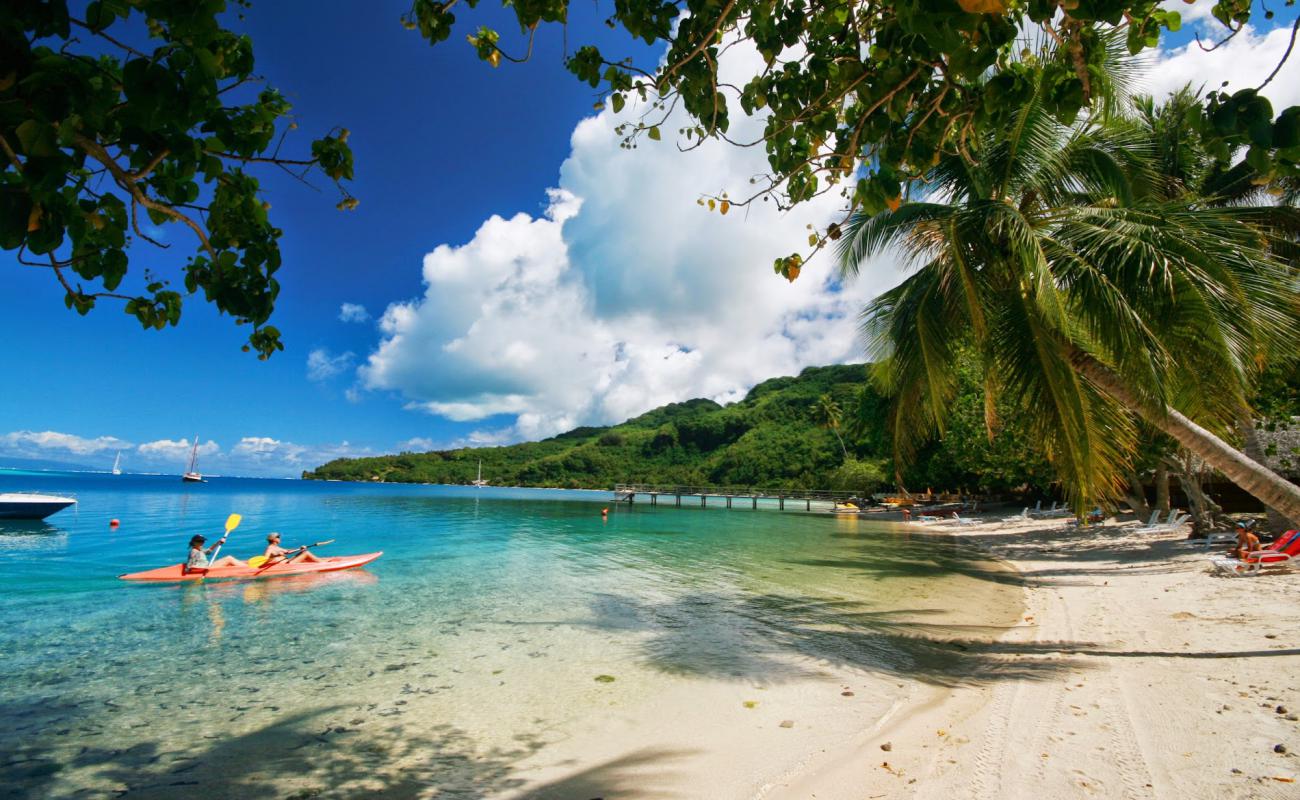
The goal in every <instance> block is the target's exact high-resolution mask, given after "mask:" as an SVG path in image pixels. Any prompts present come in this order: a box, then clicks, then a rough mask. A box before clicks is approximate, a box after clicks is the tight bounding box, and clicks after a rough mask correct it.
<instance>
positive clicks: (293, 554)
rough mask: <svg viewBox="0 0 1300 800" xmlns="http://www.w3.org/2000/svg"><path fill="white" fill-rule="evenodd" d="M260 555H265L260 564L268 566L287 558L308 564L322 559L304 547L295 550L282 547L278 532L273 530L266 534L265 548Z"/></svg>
mask: <svg viewBox="0 0 1300 800" xmlns="http://www.w3.org/2000/svg"><path fill="white" fill-rule="evenodd" d="M262 555H264V556H266V560H265V561H263V562H262V566H270V565H271V564H274V563H276V562H279V561H287V560H288V559H289V558H292V559H294V560H295V561H301V562H304V563H308V564H312V563H315V562H317V561H322V560H324V559H320V558H317V557H316V555H315V554H314V553H312V551H310V550H306V549H304V548H298V549H297V550H286V549H284V548H283V547H281V546H280V534H278V533H275V532H274V531H273V532H271V533H269V534H267V537H266V550H265V551H264V552H263V553H262ZM286 556H287V558H286Z"/></svg>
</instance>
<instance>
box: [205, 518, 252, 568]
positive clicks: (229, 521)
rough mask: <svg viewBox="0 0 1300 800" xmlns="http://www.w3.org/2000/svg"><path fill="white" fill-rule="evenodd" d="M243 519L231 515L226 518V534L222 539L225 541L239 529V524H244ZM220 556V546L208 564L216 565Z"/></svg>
mask: <svg viewBox="0 0 1300 800" xmlns="http://www.w3.org/2000/svg"><path fill="white" fill-rule="evenodd" d="M243 519H244V518H243V517H241V516H239V515H238V514H231V515H230V516H228V517H226V534H225V536H222V537H221V538H222V539H225V538H226V536H229V535H230V532H231V531H233V530H234V529H235V528H238V527H239V523H240V522H242V521H243ZM219 555H221V545H219V544H218V545H217V549H216V551H215V552H214V553H213V554H212V558H210V559H208V563H209V564H212V563H215V562H216V560H217V556H219Z"/></svg>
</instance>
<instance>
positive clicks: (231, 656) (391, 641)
mask: <svg viewBox="0 0 1300 800" xmlns="http://www.w3.org/2000/svg"><path fill="white" fill-rule="evenodd" d="M21 490H26V491H39V492H48V493H60V494H63V493H71V494H74V495H75V496H76V497H77V498H78V500H79V501H80V502H79V505H78V506H77V508H76V510H75V511H74V510H71V509H70V510H67V511H64V512H60V513H59V514H57V515H55V516H53V517H51V518H49V519H48V520H47V521H46V522H43V523H15V522H5V521H0V622H2V623H3V624H2V625H0V654H2V655H0V712H2V713H3V717H2V718H3V719H4V721H5V725H4V726H3V727H2V728H0V785H5V786H6V787H7V789H6V791H8V792H13V793H14V794H15V795H16V796H18V797H56V796H74V795H79V794H80V793H83V792H85V793H89V794H90V795H96V794H107V793H118V794H122V793H125V794H126V795H127V796H130V797H137V796H159V797H186V796H194V795H193V793H194V792H196V791H198V789H196V787H202V788H203V796H229V797H261V796H266V797H275V796H282V795H283V794H285V793H286V791H287V789H288V788H302V787H306V788H307V790H308V791H317V790H320V787H336V788H337V787H339V786H353V787H356V788H355V791H350V792H344V794H343V795H341V796H357V795H359V794H364V793H366V792H367V791H370V790H374V791H379V790H383V791H387V792H388V793H389V794H391V795H393V796H425V795H430V796H433V795H436V796H439V797H441V796H469V797H473V796H482V795H484V794H489V793H491V792H492V791H505V790H508V789H510V788H511V787H513V786H516V785H517V784H518V782H517V780H516V778H514V777H513V775H512V770H514V769H515V767H516V765H517V764H518V763H519V762H520V761H521V760H523V759H526V758H529V757H532V756H535V755H537V754H538V753H540V752H545V751H546V749H547V748H548V747H549V746H550V745H551V744H552V743H555V742H558V741H562V740H564V739H566V738H568V737H569V736H571V735H573V732H574V728H575V726H589V725H591V724H593V720H596V721H599V720H600V719H601V715H602V714H605V713H606V712H607V710H608V709H610V708H612V707H619V708H631V707H633V706H634V705H635V704H636V703H639V702H643V701H645V700H646V699H647V698H653V697H655V696H656V694H657V693H660V692H665V691H668V690H669V689H672V688H674V687H680V686H682V685H690V684H691V683H692V682H740V683H743V684H744V685H748V686H759V687H762V686H768V685H776V684H780V683H781V682H782V681H793V680H796V679H799V678H801V677H806V676H808V675H814V674H820V672H821V671H825V670H827V669H833V668H838V667H847V666H853V667H855V668H857V667H861V666H866V667H869V668H870V669H872V670H875V671H877V672H879V673H881V674H890V675H896V674H906V673H908V672H909V671H910V670H915V669H917V668H918V665H919V664H920V660H922V659H924V658H925V657H926V656H925V654H921V653H917V652H911V651H909V650H908V649H907V647H906V646H905V645H900V643H899V639H898V637H897V636H895V635H893V633H894V631H893V629H892V628H891V627H890V626H891V624H893V623H892V622H891V621H890V620H891V617H890V614H892V613H894V612H897V611H899V610H902V609H909V608H910V609H913V610H915V609H916V608H917V607H918V606H926V604H927V603H930V604H932V605H935V606H938V605H942V604H943V598H944V593H945V592H946V591H947V592H950V591H951V589H945V588H944V584H943V579H945V578H953V579H963V578H962V577H961V576H960V575H959V574H956V573H954V574H952V575H949V573H948V571H947V569H946V568H943V569H940V568H936V567H935V565H933V564H926V565H924V566H923V567H917V568H916V569H913V568H912V567H910V566H909V564H912V563H913V562H912V561H909V560H907V559H904V558H901V557H900V556H902V555H904V554H905V553H906V552H907V551H908V550H909V549H910V548H914V547H915V546H916V545H915V544H914V543H910V542H906V541H901V540H900V539H899V537H898V535H897V533H896V532H895V531H894V529H893V528H892V527H891V526H888V525H876V526H872V525H869V524H865V523H860V522H857V521H846V520H836V519H832V518H830V517H829V516H827V515H823V516H817V515H805V514H792V513H789V512H786V513H779V512H774V511H757V512H755V511H750V510H736V511H725V510H721V509H718V510H714V509H709V510H699V509H698V508H682V509H676V508H671V507H659V508H655V509H652V508H649V507H647V506H643V505H638V506H636V507H634V508H631V509H629V508H628V507H626V506H622V507H617V508H615V507H613V504H612V503H611V502H610V496H609V494H608V493H597V492H571V491H558V490H511V489H497V488H488V489H483V490H475V489H472V488H461V487H435V486H401V485H392V484H376V485H371V484H351V483H315V482H301V481H275V480H255V479H213V480H212V481H211V482H210V483H207V484H202V485H186V484H182V483H181V482H180V481H179V480H178V479H176V478H175V477H172V476H166V477H157V476H154V477H150V476H132V475H125V476H118V477H113V476H109V475H88V474H78V475H72V474H31V473H24V474H16V473H3V472H0V492H4V491H21ZM604 506H610V507H611V514H610V516H609V519H608V520H607V521H606V520H602V518H601V515H600V513H599V512H600V509H601V508H602V507H604ZM231 513H239V514H241V515H242V517H243V522H242V524H241V525H240V527H239V528H238V529H237V530H236V531H235V532H234V533H233V534H232V535H231V537H230V539H229V541H228V543H227V545H226V548H225V549H224V550H223V551H222V552H223V553H226V554H233V555H236V556H239V557H241V558H246V557H248V556H250V555H253V554H255V553H257V552H259V551H260V550H261V547H262V545H263V543H264V541H265V534H266V533H267V532H269V531H271V530H277V531H280V532H281V533H282V535H283V537H284V544H285V545H287V546H290V547H292V546H294V545H295V544H299V543H306V542H310V541H316V540H320V539H330V538H332V539H335V540H336V542H335V543H334V544H333V545H331V546H330V547H328V548H327V549H324V550H323V551H322V553H323V554H335V555H343V554H350V553H364V552H370V551H374V550H383V551H384V555H383V557H382V558H380V559H379V560H378V561H376V562H374V563H373V564H371V565H370V566H369V567H367V568H366V569H365V570H358V571H352V572H347V573H336V574H328V575H316V576H300V577H296V578H283V579H276V580H265V581H256V582H207V583H199V584H186V585H135V584H126V583H123V582H121V581H119V580H117V579H116V577H115V576H116V575H118V574H120V573H125V572H131V571H137V570H142V569H149V568H153V567H157V566H163V565H165V564H169V563H175V562H178V561H180V560H182V559H183V556H184V554H185V550H186V542H187V541H188V539H189V538H190V536H192V535H193V534H195V533H204V534H205V535H207V536H209V541H211V540H212V538H213V537H215V536H217V535H219V533H220V531H221V528H222V526H223V523H224V521H225V519H226V517H227V516H228V515H229V514H231ZM110 519H118V520H120V522H121V525H120V527H118V528H116V529H113V528H110V526H109V520H110ZM927 546H930V547H938V545H933V546H931V545H927ZM965 580H967V582H966V583H965V584H963V591H965V592H967V593H968V594H967V595H966V596H967V597H971V598H975V595H973V594H970V593H971V592H975V593H976V594H978V592H992V591H1000V590H1002V589H1003V588H1004V587H1001V586H999V585H998V584H997V583H996V582H989V581H979V580H975V581H972V580H969V576H966V579H965ZM922 666H924V667H925V668H926V669H930V668H932V667H933V665H931V664H926V665H922ZM598 676H608V677H610V678H613V680H612V681H610V680H605V679H601V680H597V677H598ZM628 713H631V712H628ZM308 753H311V754H314V758H313V760H312V762H311V765H312V768H311V769H310V770H307V771H306V772H304V770H303V769H302V764H301V762H302V759H303V758H304V755H305V754H308ZM250 759H251V760H252V764H251V766H250V764H249V760H250ZM290 764H292V765H293V773H292V774H293V780H289V781H288V783H286V782H285V781H286V780H288V779H287V778H286V774H285V770H284V769H281V768H279V767H285V765H290ZM304 775H306V777H304ZM413 775H414V776H416V777H414V778H413V777H412V776H413ZM375 776H387V778H386V779H385V781H381V782H380V784H378V785H376V786H370V788H369V789H367V788H366V787H367V786H369V784H365V781H366V780H378V778H375ZM308 778H310V780H308ZM411 780H415V781H416V783H414V784H408V783H406V782H407V781H411ZM303 781H306V782H305V783H304V782H303ZM358 781H360V782H358ZM434 790H436V791H434ZM458 793H459V794H458Z"/></svg>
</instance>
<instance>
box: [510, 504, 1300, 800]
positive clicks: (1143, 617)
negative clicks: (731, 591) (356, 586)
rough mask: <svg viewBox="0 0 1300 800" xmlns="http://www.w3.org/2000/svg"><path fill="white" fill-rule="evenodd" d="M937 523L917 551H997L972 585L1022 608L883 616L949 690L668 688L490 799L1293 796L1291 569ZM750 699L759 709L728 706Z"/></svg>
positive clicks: (834, 680) (1296, 769) (1165, 542)
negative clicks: (947, 547) (985, 584)
mask: <svg viewBox="0 0 1300 800" xmlns="http://www.w3.org/2000/svg"><path fill="white" fill-rule="evenodd" d="M952 527H955V526H951V527H950V526H931V527H929V528H928V529H926V530H922V529H921V526H916V530H917V537H916V538H917V542H918V551H919V552H924V551H925V546H924V541H925V536H926V535H927V534H929V533H931V532H936V533H937V532H943V533H946V534H952V535H956V536H960V537H962V538H963V541H967V542H970V543H972V544H974V545H977V546H979V547H980V548H983V549H986V550H987V551H989V552H990V553H993V554H996V555H997V556H999V557H1001V558H1002V559H1005V560H1006V564H1008V565H1010V566H1011V567H1013V568H1014V570H1015V571H1016V573H1018V574H1016V573H1006V572H1003V573H999V572H998V571H997V570H996V569H994V568H993V567H992V566H989V571H988V572H985V573H983V574H980V575H972V576H970V577H978V578H980V579H982V580H987V581H990V582H992V583H996V584H1002V585H1006V584H1008V583H1010V584H1013V585H1017V586H1018V587H1019V590H1020V591H1021V592H1022V593H1023V597H1024V607H1023V612H1022V613H1019V614H1018V616H1017V618H1016V619H1014V620H1003V621H1002V622H1000V623H996V624H995V623H994V621H993V620H992V619H990V618H989V615H990V614H991V613H993V612H994V609H992V608H990V607H987V606H984V607H981V606H982V604H987V603H990V602H999V603H1000V602H1003V601H1004V600H1005V598H1004V597H1000V596H995V595H984V596H981V595H980V594H979V593H978V592H976V593H973V594H970V595H967V596H966V597H965V598H964V599H965V600H967V601H968V602H967V603H966V604H965V605H964V607H963V608H961V609H956V610H954V611H953V613H952V614H951V615H948V616H945V617H943V618H941V619H938V620H935V619H926V618H924V617H921V618H919V619H924V621H923V622H919V623H918V624H916V625H913V626H908V625H907V624H906V622H905V621H903V620H900V621H899V626H898V629H897V630H894V631H893V633H894V634H896V635H899V636H902V637H907V638H910V639H911V640H912V641H911V642H910V644H909V646H908V647H907V649H909V650H910V651H912V652H914V653H921V652H925V649H926V648H934V649H936V650H940V651H941V650H947V651H948V652H951V653H953V659H952V660H951V662H948V663H945V664H943V665H942V666H943V668H945V669H948V670H949V672H950V674H948V675H947V676H946V679H939V678H938V676H937V675H935V674H931V673H929V672H927V673H926V674H925V675H923V676H921V675H918V679H916V680H907V679H906V678H904V677H902V676H898V679H897V680H893V681H892V686H891V688H893V689H896V690H897V691H896V692H895V694H894V695H893V697H894V698H895V699H894V700H893V701H892V702H891V703H887V704H881V703H874V704H873V703H871V702H852V698H853V697H855V696H856V695H858V694H864V695H867V696H871V695H872V693H873V692H880V691H881V689H880V687H881V685H882V683H881V682H882V681H884V680H888V679H887V678H882V677H881V675H879V674H878V673H869V672H865V671H864V672H861V673H855V671H853V670H851V669H848V670H846V669H843V668H839V669H833V668H832V666H831V665H829V664H828V665H825V666H826V670H825V671H824V672H822V673H821V674H816V675H804V676H801V677H800V678H799V679H798V680H791V681H786V682H783V683H781V684H779V685H772V686H769V687H764V688H763V689H757V688H756V687H749V688H746V687H744V686H738V685H736V684H734V683H733V684H730V685H726V684H724V683H710V684H707V685H701V684H699V683H695V684H693V685H692V686H691V687H686V686H683V687H682V688H681V690H680V691H676V692H671V693H668V694H666V695H664V696H660V697H658V698H656V700H655V708H654V710H653V712H654V713H653V715H652V717H651V716H647V715H645V713H644V712H645V711H646V710H645V709H640V710H631V709H629V710H628V712H627V713H626V714H625V715H623V717H622V718H621V723H620V724H618V725H613V726H607V725H603V726H601V727H602V730H601V731H600V732H599V735H598V736H593V737H590V738H587V737H578V738H576V739H574V740H572V741H570V742H567V743H562V744H560V745H558V746H556V747H552V748H548V749H547V751H546V758H545V761H544V762H543V761H538V762H536V763H533V764H531V765H521V767H522V769H521V770H520V771H519V772H517V773H516V774H517V775H518V776H519V777H521V778H524V777H526V778H527V779H528V781H527V783H526V785H525V786H524V787H522V788H520V789H518V790H516V791H512V792H510V793H509V794H508V795H505V796H509V797H540V798H576V797H583V798H587V797H602V798H652V797H653V798H667V797H676V798H715V797H717V798H731V797H734V798H760V797H761V798H772V799H779V800H811V799H813V798H815V799H816V800H863V799H864V798H990V799H992V798H1048V797H1050V798H1074V797H1077V798H1090V797H1107V798H1121V797H1122V798H1171V799H1172V798H1211V797H1213V798H1279V799H1280V798H1293V797H1296V796H1298V794H1300V787H1298V786H1297V785H1296V780H1297V777H1300V762H1298V761H1297V756H1296V754H1295V752H1294V750H1295V748H1297V747H1300V722H1297V714H1296V712H1297V711H1300V690H1297V689H1296V688H1295V686H1294V681H1293V679H1294V676H1295V675H1300V616H1297V614H1296V608H1295V602H1296V597H1297V589H1300V574H1297V572H1295V571H1291V572H1286V571H1275V572H1274V573H1272V574H1265V575H1263V576H1260V577H1255V578H1232V577H1226V576H1219V575H1215V574H1212V573H1211V572H1209V571H1207V567H1208V561H1207V554H1206V553H1205V552H1204V550H1203V548H1202V546H1201V545H1199V544H1195V545H1194V544H1192V543H1189V542H1188V541H1187V540H1186V539H1185V538H1184V537H1185V530H1184V531H1182V532H1173V533H1163V534H1144V533H1138V532H1136V531H1134V528H1135V527H1136V524H1135V523H1133V522H1125V523H1117V522H1114V521H1111V522H1109V523H1108V524H1106V525H1103V526H1094V527H1088V528H1082V529H1079V528H1075V527H1073V526H1067V525H1066V524H1065V522H1064V521H1061V520H1052V521H1026V522H1024V523H1012V524H1002V523H996V522H985V523H981V524H980V525H975V526H966V527H963V528H962V529H960V530H954V529H952ZM985 566H988V565H981V566H979V567H977V568H976V569H977V570H982V569H984V567H985ZM971 585H972V586H973V585H974V584H971ZM1003 608H1005V606H1003ZM913 613H914V614H915V612H913ZM909 628H910V630H909ZM931 666H935V665H931ZM920 669H921V670H926V669H928V668H927V667H926V666H925V665H921V667H920ZM841 683H842V685H841ZM840 690H843V691H848V692H851V693H852V695H850V696H849V697H839V696H837V695H839V693H840ZM854 690H857V691H856V692H855V691H854ZM898 692H901V694H899V693H898ZM750 698H753V699H756V700H757V701H758V703H759V705H758V707H756V708H753V709H751V710H742V703H743V702H745V701H746V700H748V699H750ZM846 700H848V701H850V702H845V701H846ZM791 709H797V711H796V710H791ZM651 718H653V720H655V722H653V723H649V722H647V720H648V719H651ZM787 718H792V719H787ZM787 721H788V722H790V723H792V725H791V726H789V727H786V728H782V727H781V725H782V723H784V722H787ZM1278 745H1281V746H1282V747H1283V748H1285V749H1286V752H1275V748H1276V747H1277V746H1278Z"/></svg>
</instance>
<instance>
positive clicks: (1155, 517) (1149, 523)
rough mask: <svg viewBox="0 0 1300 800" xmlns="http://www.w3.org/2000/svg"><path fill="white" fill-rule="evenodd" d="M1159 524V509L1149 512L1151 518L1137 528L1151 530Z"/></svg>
mask: <svg viewBox="0 0 1300 800" xmlns="http://www.w3.org/2000/svg"><path fill="white" fill-rule="evenodd" d="M1159 522H1160V509H1158V508H1157V509H1156V510H1155V511H1152V512H1151V518H1150V519H1148V520H1147V521H1146V522H1144V523H1142V524H1141V525H1139V526H1138V527H1139V528H1153V527H1155V525H1156V524H1157V523H1159Z"/></svg>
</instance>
